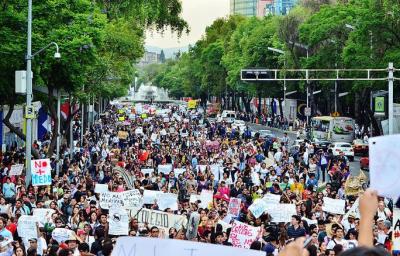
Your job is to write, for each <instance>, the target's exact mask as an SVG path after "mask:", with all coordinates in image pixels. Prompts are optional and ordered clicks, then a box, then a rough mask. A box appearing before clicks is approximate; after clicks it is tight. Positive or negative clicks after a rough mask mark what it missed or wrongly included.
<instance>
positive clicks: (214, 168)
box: [210, 164, 220, 180]
mask: <svg viewBox="0 0 400 256" xmlns="http://www.w3.org/2000/svg"><path fill="white" fill-rule="evenodd" d="M219 169H220V167H219V165H218V164H213V165H210V171H211V173H212V174H214V179H215V180H219Z"/></svg>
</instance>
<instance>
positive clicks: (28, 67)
mask: <svg viewBox="0 0 400 256" xmlns="http://www.w3.org/2000/svg"><path fill="white" fill-rule="evenodd" d="M27 37H28V39H27V53H26V143H25V144H26V146H25V149H26V152H25V156H26V176H25V182H26V185H27V186H28V185H29V183H30V181H31V158H32V153H31V150H32V117H31V115H27V113H33V106H32V60H33V58H34V57H35V56H36V55H38V54H40V53H41V52H43V51H44V50H46V49H47V48H48V47H50V46H52V45H54V46H55V47H56V53H55V54H54V58H56V59H59V58H61V54H60V52H59V49H58V45H57V44H56V43H55V42H51V43H49V44H48V45H46V46H45V47H43V48H42V49H40V50H39V51H37V52H35V53H34V54H32V0H28V31H27Z"/></svg>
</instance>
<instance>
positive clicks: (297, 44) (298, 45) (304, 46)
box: [289, 41, 310, 125]
mask: <svg viewBox="0 0 400 256" xmlns="http://www.w3.org/2000/svg"><path fill="white" fill-rule="evenodd" d="M289 43H291V44H293V45H294V46H296V47H298V48H302V49H305V50H306V54H307V55H306V56H307V60H308V49H309V48H310V47H309V46H308V45H305V44H301V43H296V42H292V41H289ZM306 75H307V78H308V73H306ZM308 84H309V81H308V80H307V97H306V99H307V109H309V108H310V106H309V101H308ZM306 118H307V125H308V119H309V116H308V115H306Z"/></svg>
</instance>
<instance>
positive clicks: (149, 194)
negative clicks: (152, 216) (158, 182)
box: [143, 190, 163, 204]
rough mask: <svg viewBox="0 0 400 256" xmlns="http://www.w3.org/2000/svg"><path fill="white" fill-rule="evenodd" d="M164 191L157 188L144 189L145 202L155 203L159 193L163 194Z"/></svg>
mask: <svg viewBox="0 0 400 256" xmlns="http://www.w3.org/2000/svg"><path fill="white" fill-rule="evenodd" d="M162 193H163V192H162V191H155V190H144V191H143V203H144V204H154V203H155V201H156V200H157V196H158V194H162Z"/></svg>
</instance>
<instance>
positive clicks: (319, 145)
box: [312, 138, 331, 151]
mask: <svg viewBox="0 0 400 256" xmlns="http://www.w3.org/2000/svg"><path fill="white" fill-rule="evenodd" d="M312 143H313V144H314V145H315V150H316V151H317V150H321V149H322V150H323V151H326V150H328V148H329V146H330V145H331V142H330V141H327V140H320V139H317V138H314V139H313V140H312Z"/></svg>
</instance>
